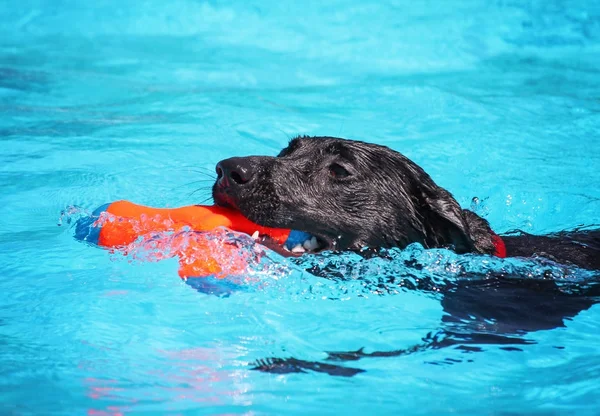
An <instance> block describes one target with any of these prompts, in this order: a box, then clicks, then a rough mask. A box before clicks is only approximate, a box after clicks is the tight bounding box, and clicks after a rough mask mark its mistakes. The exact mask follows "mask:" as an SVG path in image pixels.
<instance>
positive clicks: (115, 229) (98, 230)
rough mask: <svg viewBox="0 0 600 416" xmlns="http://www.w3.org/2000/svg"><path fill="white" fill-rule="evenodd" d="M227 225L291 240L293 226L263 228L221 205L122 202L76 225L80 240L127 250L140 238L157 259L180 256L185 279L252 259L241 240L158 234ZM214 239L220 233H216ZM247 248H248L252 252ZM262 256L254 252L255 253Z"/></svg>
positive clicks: (236, 268) (236, 270) (231, 270)
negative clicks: (238, 242) (238, 243)
mask: <svg viewBox="0 0 600 416" xmlns="http://www.w3.org/2000/svg"><path fill="white" fill-rule="evenodd" d="M218 227H227V228H229V229H231V230H234V231H239V232H242V233H246V234H250V235H252V234H254V233H255V232H256V231H258V233H259V234H260V235H266V236H269V237H270V238H272V239H273V240H275V242H277V243H278V244H282V245H283V244H285V243H286V241H287V239H288V237H289V235H290V230H286V229H278V228H269V227H262V226H260V225H257V224H255V223H253V222H252V221H250V220H248V219H247V218H246V217H244V216H243V215H242V214H241V213H240V212H238V211H234V210H231V209H228V208H223V207H217V206H202V205H192V206H187V207H181V208H151V207H146V206H143V205H137V204H133V203H131V202H128V201H117V202H113V203H110V204H106V205H103V206H101V207H100V208H98V209H97V210H96V211H94V213H93V214H92V216H91V217H86V218H82V219H81V220H79V221H78V223H77V225H76V231H75V236H76V238H77V239H79V240H83V241H87V242H90V243H93V244H97V245H99V246H102V247H108V248H114V249H131V247H129V248H127V247H128V246H129V245H131V244H132V243H134V242H136V241H139V242H140V247H142V248H148V249H151V250H154V252H155V253H160V254H155V258H156V259H161V258H168V257H173V256H178V257H179V262H180V269H179V275H180V276H181V277H183V278H187V277H202V276H209V275H212V276H216V277H224V276H226V275H228V274H241V273H243V272H244V270H246V269H247V265H248V262H249V261H251V260H252V259H251V258H249V257H251V255H250V254H248V253H245V254H244V252H242V251H241V250H240V249H239V248H238V247H237V246H236V245H235V244H219V245H218V247H217V246H216V245H217V244H218V242H217V241H216V240H215V239H214V238H212V239H211V238H208V237H207V236H206V235H204V234H201V233H192V232H188V233H180V234H175V235H171V236H168V238H164V236H163V238H161V237H157V233H165V232H180V231H186V230H187V231H211V230H214V229H216V228H218ZM213 237H214V236H213ZM246 251H247V250H246ZM257 255H258V254H257V253H253V254H252V257H256V256H257Z"/></svg>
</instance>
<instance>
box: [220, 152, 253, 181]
mask: <svg viewBox="0 0 600 416" xmlns="http://www.w3.org/2000/svg"><path fill="white" fill-rule="evenodd" d="M216 170H217V181H219V182H221V183H222V184H223V185H225V186H227V185H236V184H237V185H245V184H246V183H248V182H250V181H251V180H252V178H253V177H254V167H253V166H252V164H251V162H250V161H249V160H248V159H247V158H243V157H232V158H230V159H225V160H222V161H220V162H219V163H217V167H216Z"/></svg>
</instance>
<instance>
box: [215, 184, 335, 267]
mask: <svg viewBox="0 0 600 416" xmlns="http://www.w3.org/2000/svg"><path fill="white" fill-rule="evenodd" d="M213 199H214V202H215V205H217V206H220V207H223V208H229V209H233V210H235V211H238V212H240V213H241V214H242V215H244V216H245V217H246V218H248V219H249V220H250V221H252V222H254V223H256V224H257V225H260V226H262V227H269V228H282V229H290V228H293V229H294V230H295V231H300V232H302V233H305V234H306V236H302V237H300V238H296V239H294V242H293V243H292V242H291V241H290V240H291V239H288V241H287V242H286V243H285V244H279V243H278V242H277V241H275V240H274V239H273V238H271V237H270V236H268V235H266V234H261V233H259V232H258V230H257V231H256V232H255V233H254V234H252V238H253V239H254V240H255V241H256V242H258V243H259V244H261V245H263V246H265V247H267V248H269V249H271V250H273V251H275V252H276V253H278V254H281V255H283V256H286V257H299V256H302V255H305V254H316V253H320V252H323V251H327V250H332V249H334V248H335V247H334V246H335V244H333V241H334V240H333V239H332V238H330V237H328V236H325V235H321V234H320V233H316V232H314V231H313V230H310V229H303V228H304V227H302V228H297V227H290V226H289V225H287V224H277V223H273V222H272V220H270V221H269V222H268V223H266V222H265V221H263V220H262V219H261V218H255V216H254V215H252V213H248V212H245V211H244V209H243V204H238V202H237V201H236V200H235V199H234V198H231V197H230V196H229V195H227V194H225V193H218V194H215V195H214V196H213ZM240 205H242V207H240ZM307 228H308V227H307Z"/></svg>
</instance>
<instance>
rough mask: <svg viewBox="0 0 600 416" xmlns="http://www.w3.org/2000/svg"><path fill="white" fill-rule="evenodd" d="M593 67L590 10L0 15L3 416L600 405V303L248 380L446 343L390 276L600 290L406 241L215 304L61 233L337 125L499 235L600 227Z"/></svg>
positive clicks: (151, 4)
mask: <svg viewBox="0 0 600 416" xmlns="http://www.w3.org/2000/svg"><path fill="white" fill-rule="evenodd" d="M599 68H600V7H599V6H598V4H597V3H595V2H593V1H587V2H586V1H554V0H553V1H550V0H543V1H542V0H540V1H535V0H530V1H516V0H515V1H505V0H503V1H494V2H481V1H475V0H473V1H459V0H456V1H446V2H433V1H423V2H408V1H392V0H390V1H386V2H375V1H373V2H371V1H367V2H365V1H362V2H353V1H349V0H335V1H332V2H326V3H325V4H323V2H317V1H306V2H302V4H300V3H296V4H294V3H288V2H275V1H262V2H259V1H248V2H229V1H219V0H215V1H192V0H174V1H171V2H169V4H168V5H167V4H166V3H165V2H162V1H158V0H146V1H142V0H140V1H135V2H118V1H109V0H106V1H103V0H99V1H96V2H94V6H93V7H92V6H91V5H85V6H84V5H83V3H81V2H76V1H73V0H61V1H41V0H40V1H34V0H24V1H22V2H19V3H18V4H17V3H16V2H4V3H2V4H1V5H0V108H1V111H0V114H1V115H0V137H1V139H2V147H1V148H0V169H1V170H0V178H1V181H0V187H1V188H2V192H1V193H0V201H1V203H0V212H1V214H0V247H1V250H2V258H1V259H0V273H1V276H2V277H1V278H0V341H1V342H2V347H1V348H0V371H1V374H2V377H0V403H1V404H0V405H1V408H2V411H1V412H0V413H3V414H4V413H8V414H80V413H84V412H86V413H88V414H92V415H104V414H128V413H141V412H154V413H156V414H348V415H350V414H399V413H402V414H406V415H417V414H432V413H438V414H449V413H454V414H540V415H541V414H543V415H551V414H575V413H576V414H578V415H585V414H589V415H593V414H597V413H598V410H597V409H599V408H600V387H599V386H600V383H599V381H600V349H599V345H600V335H599V334H600V307H599V306H598V305H593V306H590V307H589V308H584V309H583V310H581V311H580V312H579V313H577V314H576V315H575V316H574V317H573V318H569V319H565V321H564V324H565V326H564V327H559V328H554V329H549V330H540V331H534V332H528V333H525V334H521V335H519V336H516V338H518V339H520V340H526V341H527V342H526V343H523V344H518V345H510V346H506V345H494V344H493V343H492V344H489V345H486V344H485V343H480V344H477V345H474V347H477V348H480V349H481V350H482V351H479V352H478V351H476V350H475V349H472V350H470V349H462V350H460V349H455V348H430V349H426V350H424V351H417V352H414V353H409V354H404V355H401V356H396V357H374V358H373V357H372V358H363V359H360V360H357V361H348V362H331V361H330V363H333V364H336V365H340V366H342V367H344V368H357V369H360V370H364V372H361V373H359V374H357V375H355V376H353V377H338V376H330V375H328V374H323V373H319V372H316V371H307V372H306V373H300V374H279V375H278V374H269V373H262V372H258V371H252V370H251V367H252V366H251V363H253V362H255V361H256V360H261V359H266V358H268V357H279V358H288V357H294V358H296V359H299V360H306V361H318V362H326V361H325V358H326V357H327V354H326V352H328V351H356V350H358V349H360V348H365V351H366V352H372V351H393V350H398V349H408V348H410V347H411V346H413V345H421V344H423V342H427V340H430V339H431V338H432V337H435V336H436V334H437V333H438V331H439V329H440V328H441V327H442V319H443V318H444V316H445V312H444V309H443V306H442V300H441V299H440V298H439V297H436V296H435V295H433V294H432V292H431V291H427V290H418V289H416V290H411V289H407V286H410V285H408V284H398V285H388V286H386V288H389V289H390V290H386V291H378V290H377V289H376V288H377V284H378V283H379V281H378V279H379V278H380V277H381V276H387V275H389V274H396V275H400V276H405V278H404V279H402V280H401V283H402V282H404V283H406V282H411V281H412V282H414V279H424V278H430V279H432V281H433V282H434V283H436V282H437V284H443V283H444V282H447V281H451V282H454V281H456V280H457V279H459V277H461V276H463V275H464V274H465V273H466V274H469V273H471V274H477V273H480V274H481V273H482V274H483V275H485V273H486V272H487V271H488V270H495V269H498V268H499V269H501V268H503V267H512V268H515V269H517V270H519V271H520V272H522V273H523V274H524V275H525V274H528V273H529V274H530V278H531V279H542V278H544V277H545V278H548V276H550V278H552V279H556V280H558V281H560V282H567V283H569V282H570V283H573V282H574V284H575V285H585V284H586V283H589V282H590V281H593V280H594V279H597V278H598V276H597V275H596V276H594V275H593V274H590V273H585V272H583V271H578V270H570V271H568V272H567V271H565V270H563V269H561V268H554V267H553V266H542V265H539V264H537V263H535V262H533V263H519V262H518V261H514V260H507V261H506V262H500V263H497V262H494V261H489V259H486V258H481V257H473V256H471V257H469V256H467V257H465V258H461V257H457V256H455V255H453V254H452V253H450V252H445V251H443V250H441V251H431V252H427V251H423V250H420V249H419V248H418V247H413V248H410V249H409V250H406V251H404V252H402V253H395V254H394V255H395V256H397V258H398V259H397V261H396V262H391V263H385V264H379V263H376V262H371V263H366V264H365V263H359V264H358V265H354V266H353V264H354V263H353V262H355V261H356V259H354V258H350V257H346V258H344V259H343V261H345V262H346V263H347V264H348V265H349V266H348V271H347V274H346V277H348V279H345V280H328V279H319V278H317V277H314V276H311V275H309V274H307V273H302V272H301V271H299V269H298V268H294V267H293V265H291V264H289V263H286V262H285V261H283V260H281V259H276V261H274V262H272V263H270V264H268V265H267V267H266V269H265V270H264V271H262V272H257V273H256V274H255V275H253V278H256V277H258V283H257V282H255V283H254V284H251V285H248V286H247V287H245V288H244V289H241V290H237V291H234V292H233V293H231V295H230V296H228V297H220V296H214V295H207V294H204V293H201V292H199V291H196V290H194V288H192V287H190V285H188V284H185V283H184V282H182V281H180V280H179V279H178V277H177V264H176V262H175V261H171V260H169V261H164V262H159V263H153V262H149V263H147V262H139V261H133V260H132V259H131V258H127V257H122V256H118V255H110V254H108V253H107V252H105V251H103V250H100V249H97V248H94V247H90V246H87V245H85V244H82V243H79V242H77V241H75V239H74V238H73V229H72V227H71V225H72V224H68V220H69V219H73V218H76V217H77V215H79V214H78V213H80V212H82V210H90V209H93V208H95V207H97V206H99V205H101V204H103V203H105V202H108V201H113V200H116V199H122V198H123V199H128V200H132V201H136V202H139V203H143V204H148V205H157V206H177V205H184V204H193V203H198V202H201V201H203V200H204V199H205V198H206V197H208V196H209V195H210V194H209V191H208V185H209V183H208V182H197V181H200V180H203V179H205V177H204V175H203V174H202V173H201V172H204V171H207V170H210V171H212V169H213V166H214V164H215V163H216V162H217V161H218V160H220V159H222V158H224V157H228V156H231V155H244V154H252V153H258V154H275V153H276V152H277V151H278V150H279V149H280V148H281V147H283V146H284V145H285V144H286V143H287V141H288V140H289V139H290V138H291V137H293V136H294V135H297V134H315V135H316V134H321V135H333V136H343V137H348V138H354V139H362V140H366V141H370V142H376V143H380V144H385V145H388V146H391V147H393V148H394V149H396V150H399V151H401V152H403V153H404V154H406V155H407V156H408V157H410V158H411V159H413V160H414V161H416V162H417V163H419V164H420V165H421V166H422V167H423V168H424V169H425V170H426V171H427V172H428V173H429V174H430V175H431V176H432V177H433V178H434V179H435V180H436V181H437V182H438V184H440V185H441V186H444V187H446V188H447V189H449V190H450V191H451V192H452V193H453V194H454V195H455V196H456V197H457V199H458V200H459V202H460V203H461V204H462V205H463V206H465V207H468V206H470V205H471V204H472V200H473V198H474V197H477V198H478V200H479V201H480V202H479V204H477V206H476V207H475V208H476V209H477V211H478V212H479V213H481V214H482V215H485V216H486V218H487V219H488V220H489V221H490V223H491V224H492V226H493V228H494V229H495V230H496V231H498V232H505V231H508V230H511V229H514V228H521V229H523V230H526V231H528V232H533V233H545V232H550V231H557V230H561V229H565V228H573V227H576V226H580V225H582V224H586V225H591V224H598V223H600V217H599V213H600V191H599V188H598V184H599V183H600V169H599V168H598V167H599V166H600V150H599V149H600V146H598V139H599V136H600V100H599V97H600V82H599V81H600V69H599ZM65 210H66V212H63V211H65ZM61 212H63V215H62V216H61ZM57 223H60V224H61V226H57ZM406 259H409V260H411V261H412V264H418V265H420V270H418V269H417V268H410V267H408V266H406V262H405V260H406ZM325 261H327V260H325ZM548 273H550V274H549V275H548ZM411 279H412V280H411ZM493 324H494V323H493V322H491V323H490V325H491V326H493ZM428 334H431V335H428ZM423 338H425V341H423Z"/></svg>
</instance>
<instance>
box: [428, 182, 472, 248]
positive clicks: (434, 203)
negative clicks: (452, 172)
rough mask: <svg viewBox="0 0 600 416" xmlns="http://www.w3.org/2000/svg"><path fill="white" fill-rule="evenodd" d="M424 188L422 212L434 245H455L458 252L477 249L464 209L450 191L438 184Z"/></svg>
mask: <svg viewBox="0 0 600 416" xmlns="http://www.w3.org/2000/svg"><path fill="white" fill-rule="evenodd" d="M421 190H422V198H421V203H422V214H423V220H424V222H425V224H424V226H425V232H426V235H427V241H428V242H430V243H431V244H432V246H444V245H449V244H450V245H453V246H454V250H455V251H456V252H457V253H468V252H473V251H477V249H476V247H475V244H474V242H473V240H472V239H471V233H470V230H469V224H468V223H467V221H466V219H465V217H464V216H463V210H462V209H461V207H460V205H459V204H458V202H456V200H455V199H454V198H453V197H452V195H451V194H450V192H448V191H446V190H445V189H442V188H440V187H438V186H433V187H424V188H422V189H421Z"/></svg>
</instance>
